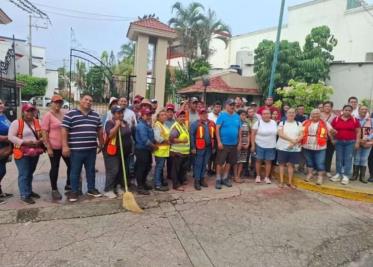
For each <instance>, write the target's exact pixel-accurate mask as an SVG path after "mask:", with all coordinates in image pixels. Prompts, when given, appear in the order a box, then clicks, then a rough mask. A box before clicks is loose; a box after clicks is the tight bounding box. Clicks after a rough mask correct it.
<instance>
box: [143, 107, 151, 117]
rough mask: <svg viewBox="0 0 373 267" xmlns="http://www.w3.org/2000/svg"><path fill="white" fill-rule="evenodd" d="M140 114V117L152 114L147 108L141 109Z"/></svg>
mask: <svg viewBox="0 0 373 267" xmlns="http://www.w3.org/2000/svg"><path fill="white" fill-rule="evenodd" d="M140 114H141V116H142V115H150V114H152V111H151V110H150V109H149V108H142V109H141V110H140Z"/></svg>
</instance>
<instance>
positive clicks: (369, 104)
mask: <svg viewBox="0 0 373 267" xmlns="http://www.w3.org/2000/svg"><path fill="white" fill-rule="evenodd" d="M361 104H362V105H363V106H366V107H368V108H369V110H370V109H371V108H372V107H373V100H370V99H367V98H364V99H363V100H361Z"/></svg>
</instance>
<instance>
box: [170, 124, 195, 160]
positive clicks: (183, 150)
mask: <svg viewBox="0 0 373 267" xmlns="http://www.w3.org/2000/svg"><path fill="white" fill-rule="evenodd" d="M173 128H176V130H177V131H178V132H179V138H178V140H179V141H184V140H187V141H188V142H187V143H178V144H172V145H171V147H170V150H171V151H172V152H175V153H180V154H184V155H188V154H189V152H190V137H189V133H188V130H187V129H185V126H182V125H180V124H179V123H178V122H175V123H174V124H173V125H172V127H171V131H172V129H173Z"/></svg>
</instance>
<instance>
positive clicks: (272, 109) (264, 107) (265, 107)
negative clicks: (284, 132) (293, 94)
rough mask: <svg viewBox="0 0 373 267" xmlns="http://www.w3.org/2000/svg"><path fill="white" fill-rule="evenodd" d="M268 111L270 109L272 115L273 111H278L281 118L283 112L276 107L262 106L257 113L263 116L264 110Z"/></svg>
mask: <svg viewBox="0 0 373 267" xmlns="http://www.w3.org/2000/svg"><path fill="white" fill-rule="evenodd" d="M266 109H269V110H270V111H271V114H272V113H273V111H277V113H278V115H279V116H280V117H281V111H280V110H279V109H278V108H276V107H275V106H270V107H268V106H261V107H259V108H258V111H257V112H256V113H258V114H259V115H262V112H263V110H266Z"/></svg>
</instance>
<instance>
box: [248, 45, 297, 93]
mask: <svg viewBox="0 0 373 267" xmlns="http://www.w3.org/2000/svg"><path fill="white" fill-rule="evenodd" d="M274 50H275V43H274V42H273V41H269V40H263V41H262V42H261V43H259V45H258V47H257V49H255V57H254V72H255V74H256V79H257V82H258V84H259V86H260V88H262V91H263V94H264V95H267V94H268V87H269V78H270V73H271V66H272V60H273V53H274ZM300 54H301V49H300V46H299V44H298V42H288V41H286V40H283V41H281V42H280V52H279V55H278V64H277V67H276V72H275V87H276V88H277V87H282V86H286V85H287V84H288V81H289V80H290V79H292V78H294V77H295V75H296V73H297V69H296V68H295V67H294V66H296V65H297V60H298V58H299V55H300Z"/></svg>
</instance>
